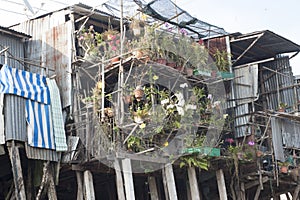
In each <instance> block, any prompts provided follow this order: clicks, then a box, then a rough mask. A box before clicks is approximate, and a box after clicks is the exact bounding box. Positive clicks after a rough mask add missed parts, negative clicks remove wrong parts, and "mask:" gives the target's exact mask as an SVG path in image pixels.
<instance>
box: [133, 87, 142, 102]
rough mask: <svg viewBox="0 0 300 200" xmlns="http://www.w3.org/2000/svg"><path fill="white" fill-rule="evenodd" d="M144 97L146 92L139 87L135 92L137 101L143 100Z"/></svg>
mask: <svg viewBox="0 0 300 200" xmlns="http://www.w3.org/2000/svg"><path fill="white" fill-rule="evenodd" d="M143 96H144V90H143V89H142V88H140V87H137V88H136V89H135V90H134V97H135V98H136V99H137V100H141V99H142V98H143Z"/></svg>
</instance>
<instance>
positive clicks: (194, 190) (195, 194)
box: [187, 167, 200, 200]
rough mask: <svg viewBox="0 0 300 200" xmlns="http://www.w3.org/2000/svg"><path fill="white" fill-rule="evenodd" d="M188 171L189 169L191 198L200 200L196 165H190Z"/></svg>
mask: <svg viewBox="0 0 300 200" xmlns="http://www.w3.org/2000/svg"><path fill="white" fill-rule="evenodd" d="M187 171H188V177H189V183H190V190H191V198H192V200H200V193H199V188H198V182H197V177H196V171H195V167H189V168H188V169H187Z"/></svg>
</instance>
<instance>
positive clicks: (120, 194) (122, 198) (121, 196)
mask: <svg viewBox="0 0 300 200" xmlns="http://www.w3.org/2000/svg"><path fill="white" fill-rule="evenodd" d="M114 167H115V171H116V185H117V193H118V199H119V200H125V193H124V186H123V178H122V173H121V169H120V164H119V160H118V159H115V161H114Z"/></svg>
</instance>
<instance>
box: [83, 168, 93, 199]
mask: <svg viewBox="0 0 300 200" xmlns="http://www.w3.org/2000/svg"><path fill="white" fill-rule="evenodd" d="M83 182H84V184H83V185H84V199H85V200H95V199H96V198H95V192H94V183H93V175H92V173H91V172H90V171H89V170H86V171H85V172H83Z"/></svg>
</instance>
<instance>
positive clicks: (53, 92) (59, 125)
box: [47, 78, 68, 151]
mask: <svg viewBox="0 0 300 200" xmlns="http://www.w3.org/2000/svg"><path fill="white" fill-rule="evenodd" d="M47 85H48V87H49V91H50V100H51V115H52V123H53V131H54V141H55V147H56V151H67V150H68V146H67V141H66V133H65V126H64V120H63V114H62V107H61V101H60V95H59V89H58V87H57V85H56V82H55V80H54V79H49V78H47Z"/></svg>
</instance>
